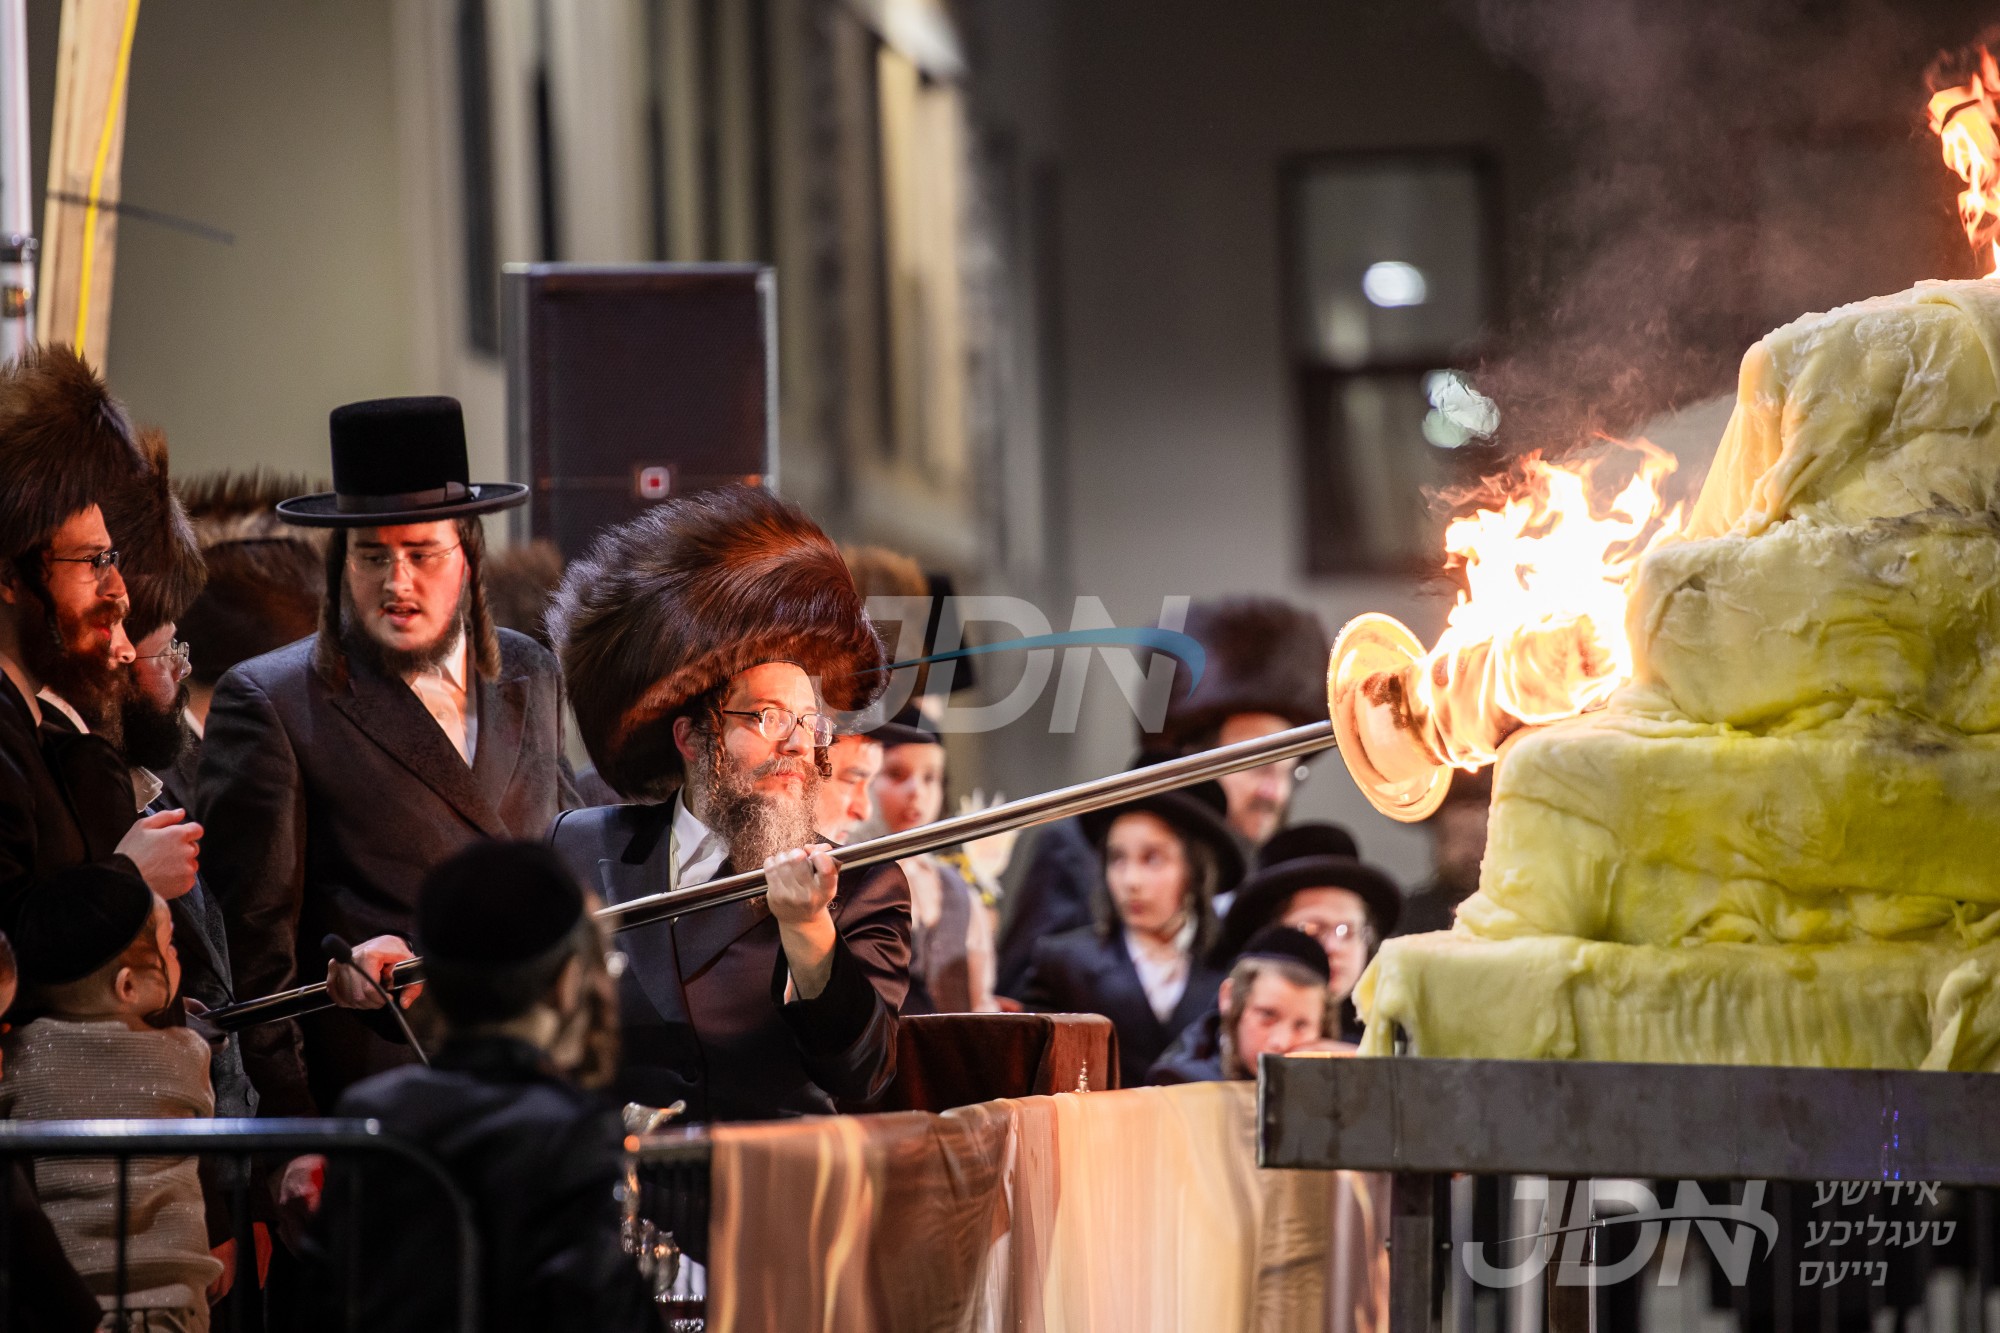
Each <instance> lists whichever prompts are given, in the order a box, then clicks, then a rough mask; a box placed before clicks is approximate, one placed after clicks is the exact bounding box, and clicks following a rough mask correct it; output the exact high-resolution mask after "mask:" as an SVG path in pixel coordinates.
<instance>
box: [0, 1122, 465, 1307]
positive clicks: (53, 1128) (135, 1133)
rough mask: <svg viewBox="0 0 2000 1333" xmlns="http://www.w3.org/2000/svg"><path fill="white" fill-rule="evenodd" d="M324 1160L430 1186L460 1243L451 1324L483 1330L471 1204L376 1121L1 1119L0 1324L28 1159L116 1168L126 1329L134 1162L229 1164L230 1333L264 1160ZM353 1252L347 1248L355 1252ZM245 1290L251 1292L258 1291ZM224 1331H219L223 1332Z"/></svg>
mask: <svg viewBox="0 0 2000 1333" xmlns="http://www.w3.org/2000/svg"><path fill="white" fill-rule="evenodd" d="M307 1154H319V1155H323V1156H325V1157H327V1158H328V1159H329V1160H330V1161H334V1160H339V1159H344V1158H352V1157H362V1156H379V1157H387V1158H393V1159H395V1160H397V1161H398V1162H400V1163H401V1164H403V1165H404V1166H407V1167H408V1168H409V1169H410V1170H412V1171H414V1172H416V1173H417V1174H418V1175H420V1176H421V1177H423V1178H424V1179H426V1180H427V1181H428V1182H429V1183H430V1184H431V1185H434V1186H435V1187H436V1190H437V1194H438V1197H439V1198H440V1199H441V1200H442V1201H443V1202H444V1204H445V1207H446V1211H447V1213H448V1215H449V1218H450V1222H451V1227H452V1232H453V1235H454V1239H455V1241H456V1248H457V1253H456V1256H455V1258H456V1260H457V1263H456V1269H455V1272H456V1280H455V1282H454V1284H453V1285H454V1286H455V1288H456V1290H455V1298H456V1309H457V1317H456V1319H455V1321H454V1323H455V1326H456V1327H457V1328H459V1329H461V1330H463V1331H464V1333H474V1330H476V1329H478V1328H479V1326H480V1324H479V1300H480V1279H479V1235H478V1231H477V1229H476V1227H475V1224H474V1220H473V1213H472V1206H471V1204H470V1202H469V1201H468V1200H467V1198H466V1196H465V1193H464V1191H462V1190H461V1189H459V1187H458V1186H457V1185H456V1184H455V1183H453V1181H452V1179H451V1177H450V1176H449V1175H448V1174H447V1173H446V1172H445V1170H444V1168H443V1167H442V1166H440V1165H439V1164H438V1163H437V1162H436V1161H435V1160H434V1159H432V1158H431V1157H430V1156H428V1155H427V1154H425V1153H424V1152H422V1151H420V1150H419V1149H417V1148H416V1147H414V1146H412V1145H411V1144H408V1143H405V1142H403V1141H402V1140H400V1139H397V1138H394V1137H392V1136H390V1135H388V1134H385V1133H383V1132H382V1130H381V1127H380V1126H379V1125H378V1124H377V1123H376V1122H375V1121H372V1120H45V1121H29V1120H0V1168H4V1169H0V1319H4V1312H5V1311H7V1310H8V1309H11V1308H12V1299H13V1294H14V1293H13V1291H12V1285H11V1284H12V1281H13V1278H14V1273H15V1267H14V1259H15V1250H14V1247H15V1244H16V1242H17V1239H18V1238H17V1237H14V1236H13V1235H11V1234H9V1233H10V1227H11V1219H12V1208H13V1199H12V1197H11V1192H12V1190H13V1188H14V1173H13V1170H12V1167H13V1166H14V1164H15V1163H16V1162H19V1161H22V1160H23V1159H28V1160H34V1159H46V1158H89V1159H104V1158H108V1159H110V1160H112V1161H113V1162H115V1163H116V1164H117V1171H118V1176H117V1194H116V1207H117V1233H116V1255H117V1258H116V1283H115V1285H116V1291H117V1295H116V1297H115V1299H116V1302H117V1305H116V1309H115V1311H114V1314H115V1316H116V1320H117V1322H116V1323H115V1324H114V1326H123V1323H124V1319H125V1315H126V1310H125V1306H124V1302H125V1299H126V1297H127V1295H128V1294H129V1293H128V1291H127V1268H126V1256H127V1250H128V1243H129V1232H128V1227H127V1221H128V1212H129V1209H128V1188H129V1184H128V1183H129V1179H130V1173H131V1166H132V1162H133V1161H134V1159H137V1158H159V1157H193V1158H205V1159H221V1160H222V1161H225V1162H229V1163H232V1164H233V1165H234V1166H235V1167H236V1170H234V1171H233V1172H232V1173H231V1181H230V1194H231V1198H230V1205H229V1212H230V1218H231V1222H232V1234H233V1236H234V1239H235V1242H236V1262H237V1281H236V1285H237V1290H238V1292H239V1293H241V1294H240V1295H239V1297H238V1299H236V1300H233V1301H232V1302H231V1303H230V1312H231V1317H230V1319H229V1321H228V1322H227V1324H226V1325H224V1326H223V1327H225V1328H227V1330H228V1333H242V1331H243V1330H244V1328H245V1327H246V1324H245V1316H246V1310H247V1307H248V1303H249V1296H248V1291H247V1290H246V1279H247V1278H248V1277H249V1275H253V1274H254V1273H255V1272H256V1265H257V1258H256V1255H257V1250H256V1244H255V1240H254V1236H253V1229H252V1217H253V1211H252V1208H251V1197H250V1189H251V1181H252V1178H253V1175H254V1171H253V1167H254V1165H255V1164H256V1163H257V1162H259V1161H265V1162H269V1161H274V1160H278V1159H284V1160H289V1159H291V1158H294V1157H298V1156H301V1155H307ZM354 1211H355V1212H356V1214H357V1216H355V1217H354V1218H352V1219H332V1223H333V1225H346V1226H359V1225H361V1224H362V1220H361V1218H360V1217H359V1216H358V1213H359V1210H358V1209H356V1210H354ZM350 1248H351V1247H350ZM347 1268H348V1271H345V1272H344V1273H343V1274H342V1286H341V1290H342V1292H343V1295H344V1297H345V1299H344V1300H343V1301H342V1302H341V1315H342V1318H343V1319H344V1321H345V1325H344V1326H345V1327H347V1328H349V1329H359V1328H361V1327H362V1325H361V1323H360V1322H359V1321H358V1318H357V1315H356V1312H357V1310H358V1309H359V1301H358V1299H357V1293H358V1291H359V1289H360V1288H359V1284H360V1283H361V1282H362V1281H363V1280H364V1275H363V1274H361V1273H358V1272H355V1271H352V1265H348V1266H347ZM249 1285H251V1286H254V1283H250V1284H249ZM219 1333H220V1330H219Z"/></svg>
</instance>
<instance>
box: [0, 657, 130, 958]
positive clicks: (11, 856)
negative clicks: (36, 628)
mask: <svg viewBox="0 0 2000 1333" xmlns="http://www.w3.org/2000/svg"><path fill="white" fill-rule="evenodd" d="M45 711H46V712H47V714H48V715H49V717H50V718H51V719H57V718H60V717H61V715H60V714H59V713H57V712H56V711H55V710H54V709H52V708H51V709H47V710H45ZM52 747H53V748H52ZM64 747H68V748H67V749H65V748H64ZM99 779H101V780H102V782H101V784H100V783H99ZM79 781H81V782H82V783H83V784H84V786H83V787H78V786H76V784H77V783H78V782H79ZM99 785H102V787H103V789H102V790H91V789H86V788H95V787H97V786H99ZM120 793H122V795H120ZM120 803H122V807H123V809H122V817H123V822H122V823H121V822H119V819H118V817H117V816H118V815H119V813H120V812H119V810H118V806H119V804H120ZM107 815H109V816H110V817H109V818H107V817H106V816H107ZM136 818H138V811H137V810H136V809H134V808H133V802H132V780H131V777H130V775H129V774H128V773H127V772H126V770H125V765H124V761H122V760H121V759H119V758H118V755H117V752H116V751H115V750H113V749H112V748H111V746H110V745H109V744H108V743H107V742H105V741H104V740H102V739H101V738H99V737H96V736H85V735H81V734H79V733H78V732H77V731H76V729H75V728H74V727H71V726H70V725H69V724H68V723H67V721H64V722H62V723H61V726H60V727H58V726H57V725H56V723H55V722H54V721H51V722H48V723H45V724H43V725H41V726H37V725H36V722H35V716H34V714H33V713H32V712H31V711H30V710H29V707H28V701H27V700H26V699H24V698H23V697H22V696H21V691H20V690H19V689H18V688H17V687H16V686H15V684H14V681H13V678H12V677H10V676H7V675H6V674H4V673H0V930H5V929H7V928H8V927H10V926H12V924H13V921H14V917H15V915H16V913H18V912H19V910H20V904H21V900H22V898H23V897H25V896H26V894H27V890H28V887H29V885H30V884H32V883H33V881H34V879H35V877H36V876H37V875H45V874H47V873H48V872H49V871H51V870H62V869H65V868H67V867H69V866H74V865H81V864H83V863H85V862H96V861H103V862H107V863H113V864H115V865H117V867H118V868H119V869H121V870H123V871H125V872H126V873H127V874H130V875H136V874H138V873H139V868H138V867H137V866H135V865H134V864H132V861H131V859H130V858H128V857H126V856H124V855H122V854H120V853H118V852H117V851H116V850H115V849H116V848H117V846H118V840H119V839H120V838H122V837H124V836H125V831H126V830H127V829H129V828H131V826H132V821H133V820H135V819H136Z"/></svg>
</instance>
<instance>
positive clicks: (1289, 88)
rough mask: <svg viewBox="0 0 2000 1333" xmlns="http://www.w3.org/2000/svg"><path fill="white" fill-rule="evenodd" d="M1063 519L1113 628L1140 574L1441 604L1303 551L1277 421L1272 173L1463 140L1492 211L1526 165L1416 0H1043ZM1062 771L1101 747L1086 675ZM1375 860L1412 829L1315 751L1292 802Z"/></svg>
mask: <svg viewBox="0 0 2000 1333" xmlns="http://www.w3.org/2000/svg"><path fill="white" fill-rule="evenodd" d="M1059 14H1060V23H1059V28H1058V37H1057V42H1058V48H1059V54H1060V60H1061V84H1060V86H1061V97H1062V104H1061V115H1060V127H1059V129H1058V131H1057V135H1058V144H1059V153H1060V157H1059V161H1060V166H1061V171H1062V182H1063V217H1064V223H1063V233H1062V235H1063V251H1062V261H1061V262H1062V274H1063V295H1062V299H1063V306H1064V312H1065V316H1066V325H1065V328H1064V334H1063V336H1064V347H1065V352H1066V367H1065V375H1066V379H1067V386H1068V397H1067V419H1066V422H1065V432H1066V435H1067V438H1068V442H1069V456H1068V461H1067V467H1068V472H1069V477H1070V481H1071V486H1070V490H1069V508H1068V514H1067V529H1068V539H1069V546H1070V550H1071V552H1072V553H1073V554H1072V560H1071V570H1070V572H1071V576H1072V578H1073V581H1074V584H1075V587H1076V590H1077V591H1079V592H1083V593H1091V594H1096V595H1098V596H1101V597H1103V598H1104V599H1105V601H1106V604H1107V605H1108V606H1109V607H1110V608H1111V609H1112V611H1113V612H1114V613H1115V614H1116V616H1117V617H1118V621H1119V623H1120V624H1131V623H1134V622H1140V621H1143V619H1144V618H1146V617H1149V616H1152V615H1156V614H1157V613H1158V610H1159V606H1160V599H1161V597H1162V596H1163V595H1167V594H1175V593H1185V594H1190V595H1193V596H1197V597H1201V596H1215V595H1220V594H1225V593H1231V592H1245V591H1257V592H1268V593H1275V594H1279V595H1283V596H1286V597H1290V598H1293V599H1295V600H1297V601H1298V602H1300V603H1302V604H1304V605H1307V606H1310V607H1312V608H1314V609H1315V610H1316V611H1318V612H1319V613H1320V615H1321V616H1322V617H1324V619H1325V621H1326V623H1327V626H1328V628H1329V630H1330V631H1332V630H1337V628H1338V627H1339V625H1340V624H1341V623H1343V622H1344V621H1345V620H1346V619H1348V618H1349V617H1351V616H1353V615H1356V614H1358V613H1360V612H1362V611H1370V610H1376V611H1387V612H1390V613H1392V614H1395V615H1398V616H1401V617H1403V618H1404V619H1405V620H1407V621H1408V622H1409V623H1410V624H1411V625H1412V627H1413V628H1415V629H1416V630H1417V631H1418V632H1419V634H1420V635H1422V636H1423V637H1425V638H1426V639H1428V638H1430V637H1431V636H1432V635H1434V634H1435V633H1436V631H1437V630H1438V628H1439V627H1440V625H1441V623H1442V617H1443V611H1444V608H1445V605H1446V603H1445V602H1444V601H1443V600H1442V599H1441V596H1440V595H1439V594H1436V593H1434V594H1432V595H1428V596H1427V595H1426V594H1425V592H1424V590H1422V589H1419V588H1417V587H1415V586H1413V585H1411V584H1410V583H1408V582H1406V581H1401V580H1376V579H1370V580H1356V579H1340V580H1325V579H1309V578H1307V577H1305V576H1304V575H1303V574H1302V573H1301V564H1302V546H1303V542H1302V538H1301V531H1300V525H1301V523H1302V522H1303V521H1304V520H1303V516H1302V514H1301V511H1300V506H1299V503H1298V487H1299V468H1298V459H1297V448H1298V434H1297V425H1296V422H1295V420H1294V417H1293V412H1292V395H1291V387H1290V380H1289V375H1288V361H1287V357H1286V352H1285V347H1284V341H1283V337H1282V325H1281V313H1282V310H1283V305H1282V295H1283V291H1282V276H1281V273H1280V260H1279V214H1278V205H1279V171H1280V164H1281V163H1282V162H1283V161H1284V160H1285V159H1286V158H1287V157H1289V156H1292V155H1295V154H1300V153H1306V152H1313V151H1319V150H1326V149H1338V148H1379V147H1400V146H1427V145H1443V146H1452V145H1480V146H1483V147H1486V148H1488V149H1489V150H1491V151H1492V152H1493V154H1494V155H1495V157H1496V158H1497V160H1498V163H1499V167H1500V173H1501V174H1500V185H1501V190H1502V199H1503V207H1502V213H1503V216H1509V217H1511V216H1514V215H1515V214H1516V213H1517V212H1518V210H1519V209H1520V208H1522V207H1523V206H1524V203H1525V202H1526V201H1528V200H1531V199H1532V198H1533V197H1534V193H1535V191H1536V190H1537V189H1538V188H1539V187H1540V183H1541V181H1542V179H1543V174H1544V172H1545V171H1546V164H1545V163H1544V162H1543V161H1541V160H1540V159H1539V158H1538V157H1537V156H1536V153H1537V151H1538V142H1539V141H1538V139H1537V137H1536V136H1537V129H1538V123H1537V116H1538V114H1539V108H1538V104H1537V102H1536V98H1535V94H1534V92H1533V90H1532V88H1531V87H1530V86H1529V85H1528V84H1527V83H1526V81H1525V80H1524V79H1522V78H1521V77H1520V76H1519V75H1516V74H1513V73H1510V72H1508V71H1506V70H1504V69H1502V68H1500V67H1499V66H1498V65H1497V64H1496V63H1495V62H1494V61H1493V60H1492V59H1491V57H1489V56H1487V55H1486V54H1485V53H1484V52H1483V51H1482V50H1481V48H1480V47H1479V46H1478V44H1477V43H1476V42H1474V41H1473V39H1472V38H1471V36H1470V35H1469V34H1468V33H1467V32H1466V31H1465V30H1464V29H1463V28H1462V27H1460V26H1459V25H1458V24H1457V23H1456V22H1455V21H1454V20H1452V19H1451V18H1449V17H1447V16H1446V14H1445V13H1444V9H1443V6H1441V5H1439V4H1436V3H1431V2H1429V0H1406V2H1405V3H1399V4H1394V5H1381V4H1299V3H1287V2H1286V0H1246V2H1245V3H1239V4H1232V5H1226V6H1218V5H1212V4H1204V3H1198V2H1197V0H1076V2H1075V3H1070V4H1065V5H1062V6H1060V7H1059ZM1084 722H1085V726H1086V728H1087V730H1086V732H1085V734H1083V735H1081V736H1080V737H1079V742H1080V743H1079V745H1078V747H1077V750H1076V758H1075V764H1076V767H1077V768H1078V770H1079V776H1081V775H1083V774H1086V773H1095V772H1108V771H1111V770H1113V769H1115V768H1117V767H1118V766H1119V765H1121V764H1122V763H1123V762H1124V761H1125V758H1126V756H1127V754H1128V753H1129V751H1130V747H1131V722H1130V716H1129V713H1128V712H1127V711H1126V710H1125V709H1124V708H1123V705H1122V701H1121V700H1120V699H1119V697H1118V696H1117V694H1116V693H1115V690H1114V689H1113V688H1112V687H1111V686H1110V685H1109V683H1108V678H1103V679H1099V680H1098V682H1097V687H1096V689H1095V692H1094V693H1093V695H1092V697H1091V701H1090V705H1089V706H1088V707H1087V708H1086V710H1085V713H1084ZM1299 811H1300V813H1301V814H1302V815H1310V816H1314V817H1321V818H1332V819H1336V820H1338V821H1340V822H1341V823H1344V824H1346V825H1347V826H1348V827H1349V828H1351V829H1352V830H1353V831H1354V833H1355V834H1356V836H1357V838H1358V840H1359V841H1360V843H1361V846H1362V848H1363V851H1364V852H1365V853H1366V854H1367V855H1369V856H1370V857H1372V858H1374V859H1377V860H1379V861H1380V862H1382V863H1383V864H1384V865H1385V866H1387V867H1389V868H1390V869H1391V870H1392V871H1394V872H1395V873H1396V874H1398V875H1400V876H1402V877H1404V878H1405V879H1411V880H1414V879H1416V878H1419V877H1421V876H1422V875H1423V874H1425V873H1427V870H1428V845H1427V840H1426V839H1425V838H1424V836H1423V835H1422V834H1421V833H1420V832H1419V831H1417V830H1414V829H1410V828H1407V827H1405V826H1402V825H1398V824H1394V823H1392V822H1391V821H1389V820H1387V819H1385V818H1383V817H1382V816H1380V815H1377V814H1375V813H1374V811H1373V810H1371V809H1370V808H1369V807H1368V806H1367V805H1366V803H1365V802H1363V801H1362V800H1361V799H1360V797H1359V795H1358V793H1357V792H1356V791H1355V790H1354V788H1353V786H1352V784H1351V783H1350V782H1349V780H1348V778H1347V775H1346V773H1345V771H1344V770H1343V769H1342V767H1341V764H1340V761H1339V760H1338V759H1337V758H1331V757H1329V758H1327V759H1324V760H1323V761H1322V762H1321V763H1320V764H1319V765H1318V766H1317V767H1316V769H1315V770H1314V776H1313V778H1312V780H1311V781H1310V782H1309V783H1308V784H1307V786H1306V787H1305V789H1304V790H1303V791H1302V793H1301V796H1300V798H1299Z"/></svg>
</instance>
